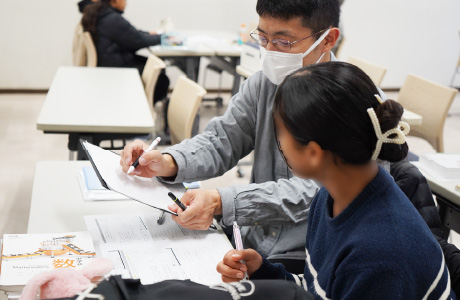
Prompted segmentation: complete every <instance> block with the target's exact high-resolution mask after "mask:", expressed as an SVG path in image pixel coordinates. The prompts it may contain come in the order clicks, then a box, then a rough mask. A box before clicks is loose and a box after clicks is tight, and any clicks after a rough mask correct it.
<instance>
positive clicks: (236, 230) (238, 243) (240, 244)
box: [233, 221, 249, 280]
mask: <svg viewBox="0 0 460 300" xmlns="http://www.w3.org/2000/svg"><path fill="white" fill-rule="evenodd" d="M233 238H234V240H235V246H236V250H243V249H244V248H243V241H242V240H241V233H240V227H239V226H238V224H237V223H236V221H234V222H233ZM240 263H242V264H243V265H246V261H244V259H242V260H240ZM247 279H249V277H248V272H244V278H243V280H247Z"/></svg>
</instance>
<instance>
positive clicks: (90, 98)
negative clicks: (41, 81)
mask: <svg viewBox="0 0 460 300" xmlns="http://www.w3.org/2000/svg"><path fill="white" fill-rule="evenodd" d="M132 112H135V113H132ZM154 125H155V123H154V121H153V118H152V114H151V110H150V108H149V107H148V102H147V98H146V96H145V91H144V88H143V85H142V82H141V78H140V76H139V72H138V70H137V69H130V68H89V67H60V68H59V69H58V71H57V72H56V75H55V76H54V79H53V82H52V84H51V87H50V89H49V91H48V94H47V96H46V100H45V103H44V104H43V107H42V109H41V111H40V115H39V117H38V120H37V129H38V130H43V131H44V132H45V133H61V134H69V144H68V148H69V150H71V151H77V150H78V151H79V152H78V158H79V159H81V158H83V157H84V155H83V154H84V153H83V151H82V149H81V146H80V143H79V139H80V138H83V139H87V140H88V141H91V142H92V143H96V144H98V142H99V141H100V140H103V139H120V138H133V137H135V136H139V135H145V134H150V133H152V132H153V130H154Z"/></svg>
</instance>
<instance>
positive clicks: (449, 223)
mask: <svg viewBox="0 0 460 300" xmlns="http://www.w3.org/2000/svg"><path fill="white" fill-rule="evenodd" d="M412 163H413V164H414V165H415V166H416V167H417V168H418V169H419V170H420V172H422V174H423V176H425V178H426V180H427V182H428V185H429V186H430V189H431V191H432V192H433V194H434V195H435V196H436V200H437V203H438V210H439V216H440V217H441V225H442V229H443V238H445V239H447V238H448V237H449V232H450V230H451V229H452V230H454V231H456V232H458V233H460V191H457V190H455V185H457V184H460V181H458V180H440V179H437V178H436V177H435V176H433V175H432V174H431V173H430V172H429V170H428V169H425V168H423V165H422V164H420V162H412Z"/></svg>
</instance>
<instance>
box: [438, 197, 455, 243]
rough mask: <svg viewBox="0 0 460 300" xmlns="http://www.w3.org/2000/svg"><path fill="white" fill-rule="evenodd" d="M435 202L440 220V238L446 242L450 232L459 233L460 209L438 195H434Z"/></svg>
mask: <svg viewBox="0 0 460 300" xmlns="http://www.w3.org/2000/svg"><path fill="white" fill-rule="evenodd" d="M436 201H437V202H438V207H439V216H440V218H441V228H442V230H443V236H442V237H443V238H444V239H446V240H447V238H448V237H449V234H450V230H454V231H455V232H457V233H460V207H459V206H457V205H455V204H453V203H452V202H450V201H449V200H448V199H445V198H444V197H441V196H439V195H436Z"/></svg>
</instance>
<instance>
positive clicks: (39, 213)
mask: <svg viewBox="0 0 460 300" xmlns="http://www.w3.org/2000/svg"><path fill="white" fill-rule="evenodd" d="M90 165H91V163H90V162H89V161H47V162H38V163H37V165H36V167H35V178H34V185H33V189H32V201H31V204H30V215H29V224H28V227H27V233H43V232H72V231H84V230H87V229H86V225H85V221H84V220H83V216H85V215H94V214H120V213H123V214H130V213H133V214H136V213H137V214H140V213H145V212H149V213H150V212H152V213H159V210H157V209H154V208H149V207H148V206H146V205H145V204H141V203H139V202H137V201H134V200H116V201H84V200H83V196H82V193H81V189H80V186H79V184H78V179H77V174H78V172H79V171H80V170H81V168H83V167H84V166H90Z"/></svg>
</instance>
